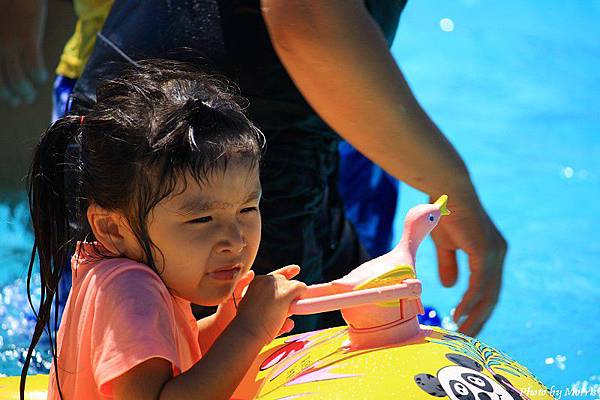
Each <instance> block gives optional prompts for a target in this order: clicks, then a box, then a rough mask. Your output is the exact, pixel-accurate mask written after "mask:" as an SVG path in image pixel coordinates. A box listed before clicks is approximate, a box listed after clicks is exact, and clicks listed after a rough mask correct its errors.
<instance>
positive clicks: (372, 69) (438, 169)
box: [261, 0, 506, 335]
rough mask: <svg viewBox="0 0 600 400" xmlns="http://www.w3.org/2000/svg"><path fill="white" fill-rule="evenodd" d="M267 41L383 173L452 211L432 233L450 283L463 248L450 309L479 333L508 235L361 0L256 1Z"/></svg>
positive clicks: (316, 104) (494, 295)
mask: <svg viewBox="0 0 600 400" xmlns="http://www.w3.org/2000/svg"><path fill="white" fill-rule="evenodd" d="M261 6H262V14H263V17H264V19H265V22H266V24H267V27H268V29H269V34H270V36H271V41H272V42H273V45H274V47H275V50H276V51H277V54H278V56H279V58H280V59H281V61H282V63H283V65H284V66H285V68H286V69H287V71H288V73H289V74H290V76H291V77H292V79H293V80H294V82H295V83H296V85H297V86H298V88H299V89H300V91H301V92H302V94H303V95H304V97H305V98H306V100H307V101H308V102H309V103H310V104H311V106H312V107H313V108H314V109H315V111H316V112H317V113H318V114H319V115H320V116H321V117H322V118H323V119H324V120H325V121H326V122H327V123H328V124H329V126H331V127H332V128H333V129H334V130H335V131H336V132H338V133H339V134H340V135H341V136H342V137H343V138H344V139H346V140H347V141H348V142H350V143H351V144H352V145H353V146H354V147H356V148H357V149H358V150H359V151H360V152H361V153H363V154H364V155H365V156H367V157H368V158H370V159H371V160H372V161H374V162H375V163H377V164H379V165H380V166H381V167H383V168H384V169H385V170H386V171H387V172H389V173H390V174H392V175H393V176H395V177H396V178H398V179H400V180H402V181H403V182H406V183H408V184H409V185H411V186H413V187H415V188H417V189H419V190H421V191H423V192H425V193H427V194H429V195H430V196H431V197H432V198H434V199H436V198H438V197H439V196H440V195H442V194H448V196H449V198H450V201H449V203H450V204H449V205H448V208H449V209H451V210H452V215H451V216H449V217H448V219H447V220H445V221H444V222H443V223H442V224H440V226H439V227H438V229H437V230H436V231H434V232H433V233H432V237H433V239H434V242H435V244H436V248H437V251H438V262H439V269H440V277H441V279H442V282H443V283H444V285H445V286H452V285H454V283H455V282H456V277H457V264H456V250H458V249H461V250H464V251H465V252H466V253H467V254H468V255H469V267H470V270H471V278H470V280H469V289H468V291H467V293H466V294H465V296H464V298H463V300H462V302H461V304H460V305H459V306H458V307H457V309H456V312H455V314H454V315H455V318H458V317H459V316H461V315H462V316H464V315H467V314H470V315H469V318H468V320H467V321H465V323H464V324H463V325H461V326H460V329H461V331H462V332H466V333H468V334H470V335H475V334H476V333H477V332H478V331H479V329H481V327H482V325H483V323H484V322H485V321H486V319H487V318H488V317H489V316H490V313H491V312H492V310H493V308H494V306H495V304H496V301H497V299H498V293H499V290H500V282H501V276H502V264H503V259H504V253H505V251H506V242H505V241H504V239H503V237H502V235H501V234H500V233H499V232H498V230H497V229H496V227H495V226H494V223H493V222H492V221H491V219H490V218H489V217H488V215H487V213H486V212H485V210H484V208H483V206H482V205H481V204H480V202H479V198H478V196H477V194H476V192H475V189H474V187H473V184H472V182H471V179H470V177H469V173H468V171H467V168H466V166H465V164H464V163H463V161H462V159H461V158H460V156H459V155H458V153H457V151H456V150H455V149H454V147H453V146H452V144H450V142H449V141H448V140H447V139H446V137H445V136H444V135H443V134H442V132H440V130H439V129H438V128H437V126H436V125H435V124H434V123H433V121H432V120H431V119H430V118H429V116H428V115H427V113H426V112H425V111H424V110H423V109H422V108H421V106H420V105H419V103H418V102H417V100H416V99H415V96H414V95H413V93H412V91H411V89H410V87H409V86H408V84H407V82H406V80H405V79H404V76H403V74H402V72H401V71H400V69H399V68H398V66H397V65H396V62H395V61H394V59H393V57H392V55H391V54H390V51H389V49H388V43H387V42H386V40H385V38H384V37H383V35H382V33H381V31H380V29H379V27H378V26H377V24H376V23H375V22H374V21H373V19H372V18H371V16H370V15H369V13H368V12H367V10H366V8H365V5H364V1H362V0H328V1H309V0H261Z"/></svg>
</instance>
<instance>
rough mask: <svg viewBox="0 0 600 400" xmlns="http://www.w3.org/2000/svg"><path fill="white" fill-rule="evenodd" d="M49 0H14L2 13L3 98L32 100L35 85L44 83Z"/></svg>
mask: <svg viewBox="0 0 600 400" xmlns="http://www.w3.org/2000/svg"><path fill="white" fill-rule="evenodd" d="M46 10H47V0H18V1H12V2H10V4H7V5H6V7H3V8H2V12H0V101H4V102H7V103H9V104H11V105H13V106H16V105H18V104H20V103H32V102H33V100H34V99H35V95H36V93H35V89H34V84H40V83H44V82H45V81H46V79H47V78H48V72H47V71H46V66H45V62H44V53H43V50H42V37H43V34H44V27H45V24H46Z"/></svg>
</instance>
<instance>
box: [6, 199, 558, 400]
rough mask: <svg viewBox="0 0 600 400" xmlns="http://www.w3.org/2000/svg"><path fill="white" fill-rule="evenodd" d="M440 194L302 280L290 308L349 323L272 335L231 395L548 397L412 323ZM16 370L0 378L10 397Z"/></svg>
mask: <svg viewBox="0 0 600 400" xmlns="http://www.w3.org/2000/svg"><path fill="white" fill-rule="evenodd" d="M446 201H447V197H446V196H442V197H441V198H440V199H438V201H436V202H435V203H434V204H422V205H419V206H416V207H414V208H412V209H411V210H410V211H409V212H408V214H407V216H406V220H405V226H404V232H403V236H402V239H401V240H400V243H399V244H398V246H397V247H396V248H395V249H394V250H392V251H391V252H390V253H388V254H386V255H384V256H381V257H379V258H376V259H374V260H371V261H369V262H367V263H365V264H363V265H361V266H360V267H358V268H357V269H355V270H354V271H352V272H351V273H350V274H348V275H346V276H345V277H343V278H341V279H338V280H336V281H333V282H330V283H325V284H320V285H314V286H311V287H309V289H308V290H307V294H306V295H305V297H303V298H302V299H299V300H297V301H296V302H295V303H294V304H293V305H292V307H291V310H290V312H291V313H293V314H312V313H317V312H325V311H331V310H337V309H339V310H341V312H342V315H343V316H344V319H345V321H346V323H347V324H348V325H347V326H343V327H337V328H332V329H326V330H321V331H314V332H307V333H302V334H299V335H293V336H289V337H283V338H278V339H276V340H274V341H273V342H272V343H271V344H269V345H268V346H266V347H265V348H264V349H263V350H262V352H261V353H260V355H259V357H258V358H257V360H256V362H255V363H254V365H253V366H252V368H250V370H249V371H248V373H247V374H246V376H245V378H244V380H243V381H242V383H241V384H240V385H239V387H238V388H237V390H236V392H235V393H234V395H233V397H232V398H234V399H254V398H256V399H265V400H267V399H271V400H275V399H278V400H284V399H285V400H291V399H302V400H309V399H328V400H331V399H344V400H350V399H357V400H358V399H360V400H364V399H435V398H449V399H453V400H511V399H513V400H529V399H541V398H548V399H552V396H550V394H549V390H547V389H546V387H545V386H544V385H543V384H542V383H541V382H540V381H539V380H538V379H536V378H535V377H534V376H533V375H532V374H531V372H529V371H528V370H527V369H526V368H525V367H523V366H521V365H519V364H518V363H517V362H515V361H513V360H512V359H510V358H509V357H508V356H506V355H505V354H503V353H501V352H499V351H498V350H495V349H494V348H492V347H490V346H488V345H486V344H484V343H482V342H480V341H479V340H477V339H474V338H471V337H468V336H465V335H462V334H460V333H456V332H451V331H447V330H444V329H440V328H437V327H429V326H424V325H419V323H418V320H417V315H418V314H420V313H422V312H423V306H422V304H421V300H420V295H421V283H420V282H419V280H417V279H416V274H415V268H414V265H415V253H416V250H417V247H418V246H419V244H420V242H421V241H422V240H423V238H424V237H425V236H426V235H428V234H429V232H431V230H432V229H433V228H434V227H435V226H436V225H437V223H438V222H439V219H440V217H441V216H443V215H447V214H449V211H448V210H447V209H446ZM47 385H48V377H47V376H46V375H36V376H31V377H29V378H28V380H27V396H26V399H43V398H45V396H46V388H47ZM18 387H19V378H18V377H9V378H1V379H0V398H2V399H18Z"/></svg>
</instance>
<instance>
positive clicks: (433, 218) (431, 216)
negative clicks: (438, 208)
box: [429, 214, 435, 222]
mask: <svg viewBox="0 0 600 400" xmlns="http://www.w3.org/2000/svg"><path fill="white" fill-rule="evenodd" d="M429 220H430V221H431V222H433V221H435V217H434V216H433V214H429Z"/></svg>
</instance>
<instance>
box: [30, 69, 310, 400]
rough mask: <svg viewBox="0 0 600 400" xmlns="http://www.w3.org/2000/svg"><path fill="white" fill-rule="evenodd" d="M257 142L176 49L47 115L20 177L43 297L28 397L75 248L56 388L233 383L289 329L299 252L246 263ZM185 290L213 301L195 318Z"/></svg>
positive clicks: (162, 392) (116, 390) (216, 392)
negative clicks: (83, 110)
mask: <svg viewBox="0 0 600 400" xmlns="http://www.w3.org/2000/svg"><path fill="white" fill-rule="evenodd" d="M263 144H264V143H263V136H262V135H261V133H260V131H259V130H258V129H257V128H256V127H255V126H254V125H253V124H252V123H251V122H250V121H248V119H247V118H246V117H245V116H244V114H243V112H242V109H241V107H240V105H239V104H238V103H237V102H236V99H235V97H234V96H233V95H232V94H231V93H229V92H228V91H227V90H226V89H225V88H224V87H223V85H222V84H220V83H219V82H218V81H216V80H215V79H214V78H211V77H210V76H207V75H205V74H202V73H201V72H199V71H197V70H196V69H194V68H193V67H192V66H190V65H187V64H183V63H179V62H173V61H147V62H142V63H140V66H139V67H136V68H134V69H130V70H128V71H126V72H125V73H123V75H122V76H121V77H120V78H118V79H115V80H112V81H107V82H105V83H104V84H103V85H102V86H101V87H100V88H99V89H98V94H97V104H96V105H95V107H94V109H93V110H92V111H91V112H90V113H89V114H87V115H86V116H85V117H83V116H75V115H68V116H66V117H64V118H62V119H60V120H58V121H57V122H56V123H54V124H53V125H52V126H51V127H50V128H49V129H48V131H47V132H46V133H45V134H44V135H43V136H42V138H41V140H40V143H39V145H38V147H37V149H36V151H35V155H34V161H33V166H32V172H31V175H30V181H29V201H30V207H31V213H32V220H33V227H34V232H35V243H34V248H33V253H32V254H33V256H32V260H31V262H30V268H29V278H30V277H31V272H32V268H33V265H34V257H35V255H36V253H37V256H38V258H39V262H40V274H41V280H42V296H41V303H40V307H39V310H38V322H37V326H36V329H35V332H34V336H33V340H32V344H31V347H30V350H29V354H28V356H27V360H26V363H25V366H24V368H23V374H22V377H21V398H23V396H24V393H23V391H24V385H25V378H26V373H27V369H28V365H29V361H30V358H31V354H32V349H33V348H34V347H35V345H36V344H37V342H38V341H39V339H40V336H41V335H42V334H43V331H44V330H46V331H47V332H48V333H50V332H51V330H52V328H53V330H54V331H55V332H56V328H57V327H56V323H54V326H53V327H51V323H50V320H51V318H50V314H51V313H50V310H51V309H52V303H53V299H54V303H55V304H57V303H58V300H57V298H58V296H59V295H62V293H60V294H59V293H57V290H58V285H59V281H60V278H61V275H62V271H63V268H64V266H65V264H66V261H67V257H68V255H70V254H73V253H74V256H73V257H72V260H71V268H72V273H73V287H72V289H71V292H70V294H69V298H68V300H67V305H66V307H65V311H64V314H63V317H62V321H61V323H60V328H59V329H58V335H57V339H56V347H54V346H53V349H52V353H53V356H54V360H53V367H52V370H51V372H50V387H49V393H48V398H49V399H57V398H63V399H105V398H115V399H158V398H160V399H180V398H194V399H204V398H206V399H222V398H223V399H224V398H229V397H230V396H231V394H232V393H233V391H234V390H235V388H236V386H237V385H238V384H239V382H240V381H241V379H242V378H243V376H244V374H245V373H246V371H247V369H248V368H249V367H250V365H251V364H252V362H253V360H254V358H255V357H256V355H257V354H258V352H259V351H260V349H261V348H262V347H263V346H264V345H265V344H266V343H268V342H269V341H271V340H272V339H273V338H274V337H275V336H276V335H278V334H280V333H283V332H287V331H289V330H291V328H292V322H291V320H289V319H288V318H287V317H288V314H287V313H288V309H289V306H290V303H291V301H292V300H294V299H295V298H297V297H299V296H300V295H301V294H302V292H303V290H304V289H305V285H304V284H303V283H301V282H298V281H294V280H291V278H293V277H294V276H295V275H296V274H297V273H298V272H299V267H298V266H288V267H284V268H282V269H280V270H278V271H275V272H273V273H272V274H270V275H267V276H254V274H253V272H252V271H250V267H251V266H252V263H253V261H254V258H255V256H256V252H257V249H258V245H259V242H260V231H261V219H260V212H259V200H260V195H261V188H260V182H259V174H258V172H259V171H258V163H259V159H260V154H261V150H262V147H263ZM246 286H247V290H246V293H245V295H244V296H243V298H242V292H243V290H244V288H245V287H246ZM190 303H195V304H201V305H208V306H210V305H219V307H218V309H217V312H216V314H214V315H212V316H210V317H207V318H204V319H202V320H200V321H196V320H195V318H194V317H193V315H192V313H191V310H190ZM54 309H55V311H54V312H53V314H56V313H57V311H56V309H57V307H54ZM52 319H54V320H56V319H57V316H56V315H54V316H53V318H52Z"/></svg>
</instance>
